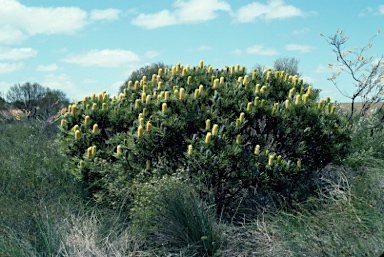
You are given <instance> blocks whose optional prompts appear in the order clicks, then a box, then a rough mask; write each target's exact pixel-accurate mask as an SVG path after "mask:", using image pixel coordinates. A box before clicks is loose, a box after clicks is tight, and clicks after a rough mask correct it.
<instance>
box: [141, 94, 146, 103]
mask: <svg viewBox="0 0 384 257" xmlns="http://www.w3.org/2000/svg"><path fill="white" fill-rule="evenodd" d="M145 100H147V94H146V93H145V92H143V93H142V94H141V101H142V102H143V103H145Z"/></svg>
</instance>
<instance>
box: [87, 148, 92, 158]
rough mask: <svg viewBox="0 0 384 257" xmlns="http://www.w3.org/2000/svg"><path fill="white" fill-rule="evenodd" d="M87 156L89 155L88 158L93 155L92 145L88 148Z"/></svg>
mask: <svg viewBox="0 0 384 257" xmlns="http://www.w3.org/2000/svg"><path fill="white" fill-rule="evenodd" d="M87 156H88V158H91V157H92V146H91V147H88V149H87Z"/></svg>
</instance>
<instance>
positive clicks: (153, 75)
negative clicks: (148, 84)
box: [151, 74, 157, 82]
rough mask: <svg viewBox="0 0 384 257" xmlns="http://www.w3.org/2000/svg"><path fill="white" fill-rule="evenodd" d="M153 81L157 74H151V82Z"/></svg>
mask: <svg viewBox="0 0 384 257" xmlns="http://www.w3.org/2000/svg"><path fill="white" fill-rule="evenodd" d="M155 80H157V74H152V80H151V81H152V82H155Z"/></svg>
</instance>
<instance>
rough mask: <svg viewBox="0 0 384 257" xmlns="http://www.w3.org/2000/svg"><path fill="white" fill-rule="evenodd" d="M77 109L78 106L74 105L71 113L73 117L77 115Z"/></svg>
mask: <svg viewBox="0 0 384 257" xmlns="http://www.w3.org/2000/svg"><path fill="white" fill-rule="evenodd" d="M76 107H77V105H76V104H74V105H72V108H71V112H72V114H73V115H75V114H76Z"/></svg>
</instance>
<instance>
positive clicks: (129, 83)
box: [127, 80, 133, 88]
mask: <svg viewBox="0 0 384 257" xmlns="http://www.w3.org/2000/svg"><path fill="white" fill-rule="evenodd" d="M132 86H133V84H132V80H130V81H128V85H127V87H128V88H132Z"/></svg>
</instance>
